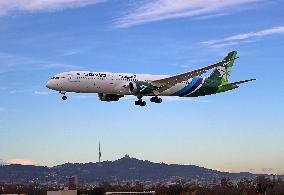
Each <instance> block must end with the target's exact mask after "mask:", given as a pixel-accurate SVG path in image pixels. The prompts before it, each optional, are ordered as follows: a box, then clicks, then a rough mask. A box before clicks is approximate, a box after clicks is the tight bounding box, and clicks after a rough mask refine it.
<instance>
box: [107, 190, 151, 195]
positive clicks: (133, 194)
mask: <svg viewBox="0 0 284 195" xmlns="http://www.w3.org/2000/svg"><path fill="white" fill-rule="evenodd" d="M124 194H129V195H149V194H154V195H155V194H156V192H154V191H151V192H106V195H124Z"/></svg>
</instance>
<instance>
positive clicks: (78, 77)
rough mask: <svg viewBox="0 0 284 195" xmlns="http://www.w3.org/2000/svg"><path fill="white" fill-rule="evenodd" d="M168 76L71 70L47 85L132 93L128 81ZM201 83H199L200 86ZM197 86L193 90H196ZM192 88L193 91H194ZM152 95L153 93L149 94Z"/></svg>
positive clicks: (69, 89) (68, 89)
mask: <svg viewBox="0 0 284 195" xmlns="http://www.w3.org/2000/svg"><path fill="white" fill-rule="evenodd" d="M167 77H169V76H168V75H149V74H131V73H110V72H89V71H72V72H64V73H60V74H57V75H55V76H54V77H52V78H51V79H50V80H49V81H48V82H47V87H48V88H50V89H53V90H56V91H59V92H61V93H66V92H76V93H105V94H117V95H133V94H132V93H131V92H130V91H129V83H131V82H135V81H143V82H151V81H154V80H159V79H163V78H167ZM191 81H192V79H189V80H188V81H185V82H181V83H179V84H177V85H175V86H173V87H171V88H170V89H168V90H166V91H164V92H162V93H161V94H159V96H172V95H174V94H175V93H176V92H178V91H180V90H181V89H183V88H184V87H186V86H187V85H189V84H190V83H191ZM201 85H202V84H200V86H201ZM200 86H198V87H197V88H196V89H195V90H197V89H198V88H199V87H200ZM195 90H194V91H195ZM149 95H153V94H149Z"/></svg>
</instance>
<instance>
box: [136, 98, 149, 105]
mask: <svg viewBox="0 0 284 195" xmlns="http://www.w3.org/2000/svg"><path fill="white" fill-rule="evenodd" d="M135 105H136V106H146V102H145V101H143V100H142V99H139V100H137V101H135Z"/></svg>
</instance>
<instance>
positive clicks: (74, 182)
mask: <svg viewBox="0 0 284 195" xmlns="http://www.w3.org/2000/svg"><path fill="white" fill-rule="evenodd" d="M77 187H78V178H77V177H76V176H72V177H69V179H68V189H69V190H76V189H77Z"/></svg>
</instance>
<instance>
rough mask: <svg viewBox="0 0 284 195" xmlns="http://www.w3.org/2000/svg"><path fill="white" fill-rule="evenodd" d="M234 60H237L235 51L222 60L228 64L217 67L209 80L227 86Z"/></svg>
mask: <svg viewBox="0 0 284 195" xmlns="http://www.w3.org/2000/svg"><path fill="white" fill-rule="evenodd" d="M235 59H237V51H232V52H230V53H228V55H227V56H226V57H225V58H224V60H226V61H227V62H228V63H227V64H226V65H225V66H219V67H217V68H216V69H215V70H214V71H213V73H212V74H211V75H210V76H209V79H213V80H221V84H222V85H224V84H227V83H228V81H229V77H230V75H231V70H232V67H233V65H234V62H235Z"/></svg>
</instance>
